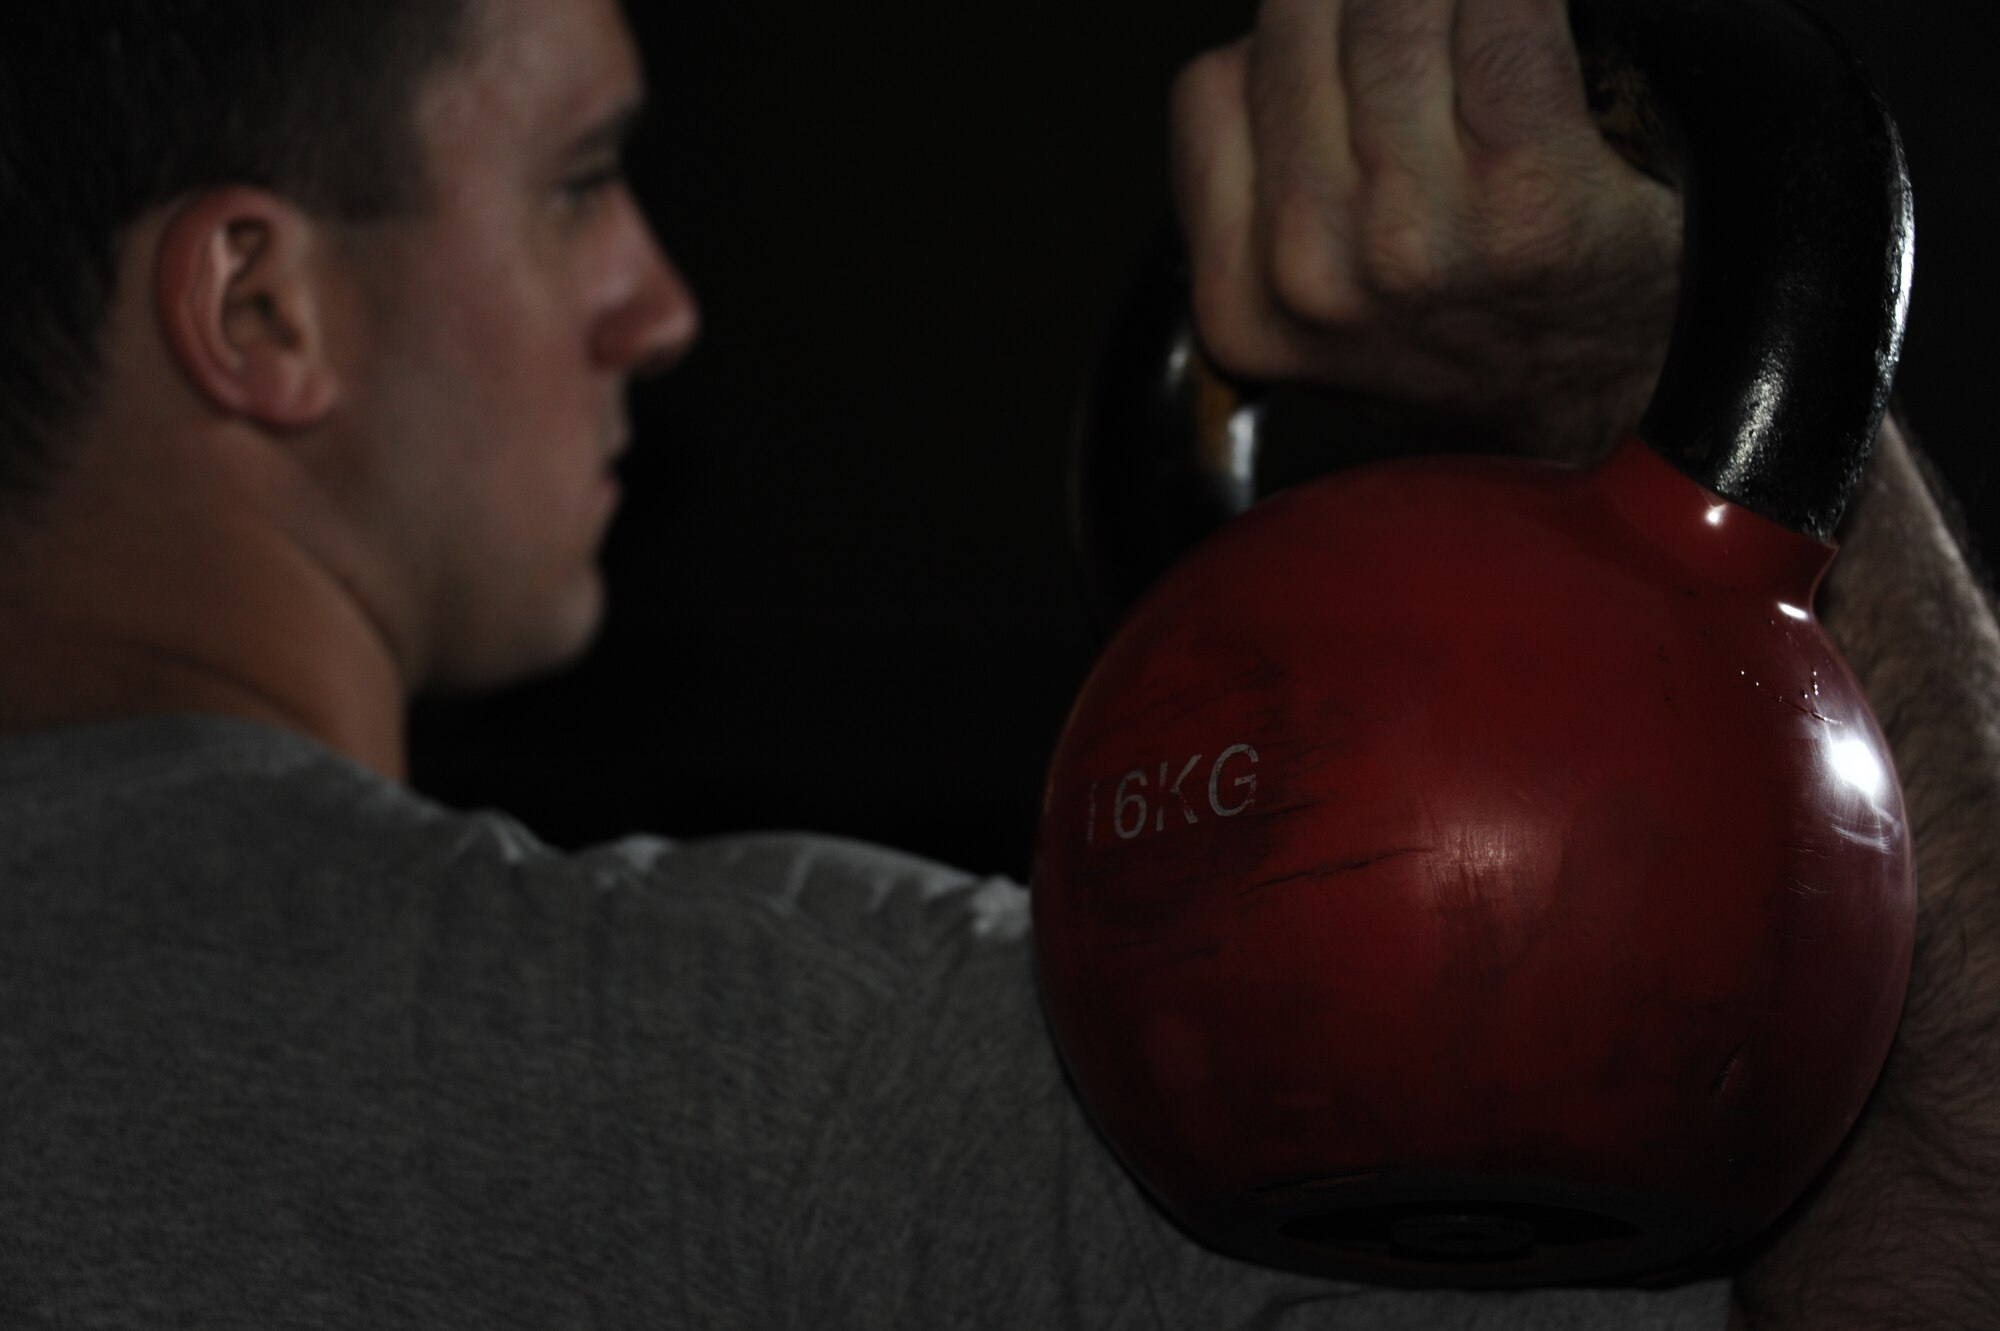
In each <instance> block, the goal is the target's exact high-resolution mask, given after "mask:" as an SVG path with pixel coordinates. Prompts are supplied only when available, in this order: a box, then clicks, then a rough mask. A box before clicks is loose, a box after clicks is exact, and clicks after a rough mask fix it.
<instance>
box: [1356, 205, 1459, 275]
mask: <svg viewBox="0 0 2000 1331" xmlns="http://www.w3.org/2000/svg"><path fill="white" fill-rule="evenodd" d="M1450 229H1451V228H1450V227H1449V224H1448V222H1447V221H1446V219H1444V218H1443V217H1441V216H1440V215H1439V214H1438V213H1437V211H1436V210H1434V209H1432V208H1429V207H1427V206H1425V204H1424V203H1423V202H1422V201H1421V199H1420V198H1418V197H1417V196H1415V194H1414V192H1413V191H1411V190H1408V189H1403V188H1397V187H1396V186H1395V183H1394V182H1391V181H1379V182H1377V183H1376V185H1375V187H1374V188H1372V189H1371V190H1370V191H1369V193H1368V195H1367V198H1366V201H1365V203H1364V206H1363V207H1362V209H1361V224H1360V226H1359V228H1358V229H1357V232H1356V236H1355V267H1356V270H1357V272H1358V274H1359V276H1360V279H1361V281H1362V283H1363V284H1364V285H1365V286H1366V287H1367V288H1368V290H1369V291H1370V292H1372V293H1373V294H1375V295H1376V296H1379V297H1381V298H1383V299H1384V300H1387V301H1390V302H1393V303H1396V304H1403V305H1410V304H1419V303H1423V302H1425V301H1427V300H1429V299H1431V298H1432V297H1434V296H1436V295H1438V294H1439V293H1440V292H1442V291H1443V290H1444V288H1445V286H1446V282H1447V279H1448V277H1449V272H1450V268H1451V264H1450V262H1449V253H1450V235H1449V232H1450Z"/></svg>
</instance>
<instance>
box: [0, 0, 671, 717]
mask: <svg viewBox="0 0 2000 1331" xmlns="http://www.w3.org/2000/svg"><path fill="white" fill-rule="evenodd" d="M4 12H5V17H4V18H0V209H4V210H5V211H6V212H7V213H8V214H9V215H10V218H12V219H14V220H13V221H11V222H10V228H9V234H10V239H9V240H8V241H7V242H6V252H5V254H4V257H0V265H4V267H0V281H4V283H5V286H4V289H5V290H7V291H8V293H9V296H10V299H9V300H8V301H7V302H5V303H4V306H0V487H9V486H11V487H12V490H11V492H10V493H11V495H12V496H14V497H16V498H18V497H20V496H24V495H25V496H35V495H36V493H37V491H38V490H54V491H57V492H61V491H63V490H64V489H65V488H68V489H71V490H87V489H89V488H90V487H92V486H95V487H98V488H100V489H113V490H115V489H119V488H123V489H124V490H126V491H128V492H129V491H131V490H132V489H133V488H134V487H137V486H139V485H141V484H145V485H149V486H151V487H153V490H154V491H155V492H158V493H160V494H161V495H162V498H163V503H162V504H161V505H158V506H155V505H151V504H139V503H134V502H130V500H129V496H128V499H127V500H125V501H107V502H99V501H96V500H92V501H91V502H90V504H89V505H87V507H89V509H90V511H92V512H108V511H118V512H122V513H124V514H126V515H128V517H133V520H134V521H135V522H137V523H144V522H148V521H151V514H152V512H153V511H154V510H155V508H156V507H158V508H164V507H168V506H171V507H172V508H173V509H174V510H175V511H176V512H177V513H180V514H187V513H200V514H208V515H210V516H211V517H213V518H214V521H208V520H207V519H201V521H204V522H207V525H208V526H210V527H211V528H215V529H218V530H220V529H224V528H229V529H234V528H235V527H237V526H239V525H240V524H241V522H242V521H243V520H244V519H245V518H246V515H254V519H255V520H256V521H258V522H263V523H264V524H265V525H266V526H268V527H269V528H270V530H271V532H272V533H275V534H276V535H277V536H278V537H279V538H280V540H281V543H282V544H283V545H285V546H286V547H287V548H288V551H289V554H288V555H287V556H286V557H287V558H289V557H291V555H302V556H303V557H304V560H303V562H304V563H306V564H309V565H311V566H313V567H314V568H316V569H317V570H318V571H319V572H320V573H322V574H323V575H324V580H325V581H326V583H327V584H328V585H330V586H335V587H338V588H339V589H341V590H342V591H343V592H344V593H345V594H346V596H347V597H348V598H349V599H351V601H352V603H353V607H352V608H353V609H354V610H356V611H358V614H359V617H360V618H361V619H363V620H365V621H366V622H367V623H368V624H369V625H370V626H371V628H372V630H373V632H375V633H376V634H377V635H379V637H380V638H381V639H382V641H383V644H384V646H385V647H386V649H387V651H388V652H389V654H390V655H391V656H392V657H393V658H394V660H395V663H396V666H397V669H398V671H399V673H400V674H401V675H402V677H403V679H404V681H405V683H406V684H407V685H408V686H409V687H411V688H418V687H425V686H438V687H462V686H475V685H482V684H489V683H494V682H499V681H502V680H505V679H508V678H512V677H515V676H518V675H520V674H523V673H527V672H530V671H533V670H536V669H541V668H546V667H548V666H550V665H554V664H557V663H560V662H561V661H563V660H566V659H569V658H570V657H573V656H574V655H575V654H576V652H577V651H578V650H580V648H581V647H582V646H583V645H584V644H585V643H586V642H587V641H588V640H589V638H590V636H591V634H592V632H593V630H594V628H595V626H596V624H597V622H598V618H599V615H600V612H601V588H600V584H599V579H598V575H597V570H596V568H595V556H596V551H597V548H598V545H599V542H600V540H601V537H602V535H603V530H604V527H605V525H606V522H607V521H608V518H609V515H610V512H611V509H612V506H613V503H614V501H615V493H616V491H615V487H614V486H613V485H612V484H611V481H610V477H609V463H610V461H611V459H612V457H613V456H614V455H615V454H616V453H617V452H618V451H619V450H621V449H622V448H623V446H624V443H625V433H626V427H625V425H624V414H623V408H622V393H623V389H624V386H625V383H626V381H627V380H628V379H629V377H630V376H631V375H633V374H634V373H636V372H640V371H642V370H645V369H647V368H651V367H656V366H660V365H664V364H665V363H667V362H669V361H671V360H672V359H674V358H676V357H677V356H678V355H679V354H681V353H682V352H683V351H685V349H686V348H687V346H688V345H689V343H690V342H691V340H692V338H693V335H694V329H695V322H696V318H695V309H694V305H693V301H692V298H691V296H690V294H689V293H688V291H687V290H686V288H685V287H684V286H683V285H682V283H681V282H680V279H679V278H678V276H677V275H676V274H675V273H674V271H673V270H672V268H671V267H670V266H669V265H668V264H667V262H666V260H665V259H664V257H663V256H662V255H661V254H660V253H659V251H658V249H657V247H656V246H655V244H654V242H653V239H652V237H651V235H650V233H649V231H648V230H647V228H646V226H645V223H644V222H643V220H642V219H641V218H640V217H639V215H638V213H637V211H636V209H635V207H634V205H633V203H632V200H631V199H630V197H629V195H628V194H627V193H626V191H625V189H624V187H623V183H622V179H621V177H620V175H619V169H618V153H619V149H620V147H621V138H622V132H623V129H624V128H625V126H626V125H627V124H628V123H629V121H630V119H631V117H632V116H633V114H634V113H635V112H636V110H637V107H638V104H639V101H640V100H641V97H642V95H643V88H642V82H641V76H640V72H639V68H638V64H637V58H636V53H635V52H634V50H633V48H632V43H631V40H630V37H629V34H628V33H627V32H626V29H625V27H624V24H623V21H622V19H621V17H620V16H619V14H618V12H617V9H616V5H615V0H68V2H67V3H52V4H43V5H32V6H5V7H4ZM93 469H94V470H93ZM73 472H75V473H81V476H80V477H79V478H77V479H74V480H73V479H72V473H73ZM183 491H185V493H182V492H183ZM176 496H177V497H176ZM225 510H226V511H225ZM134 515H136V516H134ZM106 528H107V529H106V530H105V531H104V532H103V533H102V534H103V535H104V536H105V537H106V539H107V542H115V541H116V540H117V539H122V537H121V535H120V534H119V533H117V532H114V531H113V530H111V529H110V524H106ZM155 543H156V544H158V539H157V538H156V541H155ZM109 549H110V546H109V545H107V550H109ZM109 557H110V555H109V554H107V558H109Z"/></svg>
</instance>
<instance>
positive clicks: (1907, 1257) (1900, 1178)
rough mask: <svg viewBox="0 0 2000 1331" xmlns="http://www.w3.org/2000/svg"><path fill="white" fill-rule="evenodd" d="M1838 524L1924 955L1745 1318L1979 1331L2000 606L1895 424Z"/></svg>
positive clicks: (1994, 911)
mask: <svg viewBox="0 0 2000 1331" xmlns="http://www.w3.org/2000/svg"><path fill="white" fill-rule="evenodd" d="M1841 543H1842V548H1841V554H1840V558H1839V559H1838V560H1837V561H1836V562H1835V564H1834V566H1833V570H1832V572H1831V573H1830V574H1829V575H1828V577H1827V581H1826V584H1825V586H1824V587H1823V588H1822V589H1821V593H1820V602H1819V605H1820V611H1821V615H1822V618H1823V619H1824V621H1825V624H1826V627H1827V630H1828V632H1829V633H1831V634H1832V635H1833V637H1834V639H1835V641H1836V642H1837V643H1838V644H1839V646H1840V649H1841V651H1842V653H1843V654H1844V655H1845V656H1846V657H1847V661H1848V664H1849V665H1850V666H1852V667H1853V669H1854V671H1855V673H1856V675H1857V676H1859V678H1860V680H1861V683H1862V687H1863V688H1864V689H1865V690H1866V692H1867V694H1868V698H1869V701H1870V704H1871V705H1872V706H1873V707H1874V709H1875V713H1876V717H1877V719H1878V720H1880V721H1881V723H1882V727H1883V730H1884V731H1885V732H1886V733H1887V735H1888V738H1889V743H1890V746H1891V748H1892V749H1893V750H1894V752H1895V756H1896V765H1897V768H1898V770H1899V772H1900V774H1901V776H1902V780H1903V790H1904V796H1905V799H1906V802H1907V806H1908V809H1909V813H1910V818H1911V822H1912V831H1913V833H1914V837H1915V842H1916V851H1917V883H1918V909H1917V942H1916V958H1915V961H1914V963H1913V965H1912V967H1911V971H1910V992H1909V998H1908V1001H1907V1003H1906V1005H1905V1007H1904V1010H1903V1020H1902V1025H1901V1026H1900V1027H1899V1028H1898V1030H1897V1034H1896V1042H1895V1045H1894V1046H1893V1048H1892V1050H1891V1052H1890V1055H1889V1063H1888V1066H1887V1067H1886V1068H1885V1069H1884V1071H1883V1074H1882V1079H1881V1082H1880V1083H1879V1084H1878V1086H1877V1088H1876V1092H1875V1095H1874V1098H1873V1100H1872V1101H1871V1102H1870V1104H1869V1106H1868V1109H1867V1111H1866V1112H1865V1113H1864V1114H1863V1116H1862V1119H1861V1121H1860V1123H1859V1124H1858V1125H1857V1126H1856V1128H1855V1131H1854V1133H1853V1135H1852V1136H1851V1137H1850V1138H1849V1139H1848V1141H1847V1144H1846V1146H1845V1147H1844V1148H1843V1149H1842V1153H1841V1155H1840V1156H1839V1157H1838V1159H1837V1160H1836V1161H1835V1164H1834V1166H1833V1167H1832V1168H1831V1169H1830V1170H1829V1171H1828V1172H1827V1174H1826V1175H1825V1177H1824V1178H1823V1179H1822V1180H1821V1181H1820V1183H1819V1185H1818V1187H1817V1189H1816V1190H1815V1191H1814V1192H1813V1193H1812V1194H1811V1195H1810V1196H1809V1197H1808V1198H1807V1200H1806V1201H1805V1202H1804V1203H1803V1204H1802V1205H1801V1206H1800V1207H1799V1208H1798V1210H1797V1212H1796V1213H1795V1214H1794V1215H1793V1216H1792V1217H1790V1218H1789V1219H1788V1221H1787V1222H1786V1223H1785V1224H1784V1225H1783V1227H1782V1228H1781V1229H1780V1230H1779V1231H1778V1233H1777V1235H1776V1237H1775V1239H1774V1240H1773V1241H1772V1242H1771V1243H1770V1244H1769V1246H1768V1247H1767V1248H1766V1249H1765V1250H1764V1251H1763V1252H1762V1253H1761V1254H1760V1255H1759V1256H1758V1257H1757V1258H1756V1259H1755V1260H1753V1261H1752V1262H1751V1263H1750V1264H1749V1266H1748V1267H1747V1268H1746V1269H1745V1270H1744V1271H1743V1273H1742V1275H1741V1277H1740V1278H1739V1281H1738V1286H1737V1297H1738V1300H1739V1302H1740V1304H1741V1309H1740V1313H1741V1320H1740V1321H1739V1325H1746V1326H1748V1327H1751V1328H1764V1327H1773V1328H1779V1327H1811V1328H1816V1329H1824V1331H1848V1329H1849V1328H1852V1329H1853V1331H1875V1329H1876V1328H1900V1327H1909V1328H1918V1327H1921V1328H1925V1331H1942V1329H1944V1328H1958V1327H1964V1328H1968V1331H1970V1329H1971V1328H1984V1327H1990V1326H1992V1325H1993V1323H1994V1319H1995V1318H1996V1317H1997V1316H2000V1264H1996V1260H1995V1254H2000V1043H1996V1042H1995V1036H1996V1034H2000V893H1997V892H1996V891H1995V887H1994V883H1993V875H1994V873H1995V872H1996V868H2000V816H1996V815H2000V625H1996V624H1995V622H1994V617H1993V612H1992V609H1991V607H1990V605H1989V602H1988V599H1987V597H1986V595H1985V593H1984V591H1983V589H1982V587H1981V585H1980V582H1979V580H1978V578H1977V577H1976V576H1975V574H1974V572H1973V570H1972V568H1971V566H1970V564H1969V562H1968V561H1967V558H1966V555H1965V552H1964V550H1963V549H1962V547H1961V545H1960V542H1959V541H1958V540H1957V539H1956V538H1955V536H1954V534H1953V531H1952V529H1951V524H1950V523H1949V522H1948V521H1947V518H1946V511H1945V507H1944V505H1943V504H1941V503H1940V501H1939V499H1938V498H1937V497H1936V493H1935V491H1934V490H1933V488H1932V486H1931V485H1930V484H1929V483H1928V478H1927V476H1926V474H1925V470H1924V468H1923V464H1922V460H1921V458H1920V457H1919V455H1918V454H1917V452H1916V450H1915V448H1914V447H1913V446H1912V445H1911V443H1910V442H1909V440H1908V439H1907V437H1906V436H1905V435H1904V433H1903V431H1902V430H1901V429H1899V428H1898V427H1897V426H1896V425H1895V424H1893V423H1892V424H1890V425H1889V426H1886V427H1885V428H1884V429H1883V431H1882V434H1881V436H1880V437H1879V438H1878V440H1877V444H1876V451H1875V456H1874V458H1873V460H1872V461H1871V463H1870V465H1869V469H1868V475H1867V478H1866V480H1865V482H1864V484H1863V487H1862V489H1861V491H1860V492H1859V493H1858V494H1857V495H1856V496H1855V501H1854V504H1853V507H1852V508H1851V509H1850V510H1849V516H1848V520H1847V523H1846V525H1845V527H1844V528H1843V530H1842V533H1841Z"/></svg>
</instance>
